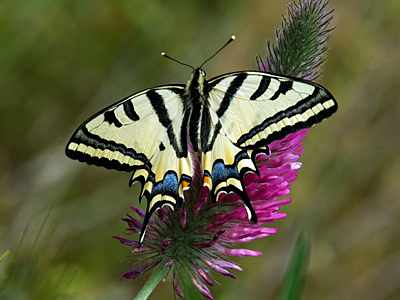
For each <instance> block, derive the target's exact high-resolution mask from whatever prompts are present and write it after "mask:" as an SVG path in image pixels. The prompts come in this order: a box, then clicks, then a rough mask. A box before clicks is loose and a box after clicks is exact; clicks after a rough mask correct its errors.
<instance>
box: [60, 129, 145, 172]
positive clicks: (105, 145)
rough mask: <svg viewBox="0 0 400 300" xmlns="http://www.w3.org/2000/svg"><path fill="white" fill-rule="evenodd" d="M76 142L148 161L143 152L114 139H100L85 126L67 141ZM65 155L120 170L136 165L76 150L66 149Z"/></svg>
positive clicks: (127, 169) (130, 169) (129, 169)
mask: <svg viewBox="0 0 400 300" xmlns="http://www.w3.org/2000/svg"><path fill="white" fill-rule="evenodd" d="M70 143H76V144H78V145H79V144H83V145H86V146H89V147H93V148H95V149H100V150H102V151H104V150H109V151H112V152H119V153H121V154H123V155H124V156H129V157H131V158H132V159H134V160H138V161H141V162H143V164H145V163H148V158H147V157H146V155H144V154H143V153H138V152H136V151H135V150H134V149H131V148H127V147H126V146H125V145H123V144H118V143H116V142H114V141H109V140H105V139H102V138H101V137H99V136H97V135H94V134H92V133H90V132H89V131H88V130H87V129H86V127H82V128H80V129H79V130H78V131H77V133H76V134H75V136H74V138H72V139H71V140H70V142H69V144H70ZM65 152H66V155H67V156H68V157H70V158H72V159H77V160H79V161H81V162H86V163H88V164H91V165H96V166H102V167H105V168H107V169H116V170H121V171H127V172H128V171H133V170H134V169H135V168H137V166H135V167H133V166H130V165H128V164H121V163H120V162H119V161H118V160H109V159H108V158H106V157H101V158H99V157H95V156H91V155H89V154H87V153H82V152H80V151H77V150H70V149H68V148H67V149H66V151H65Z"/></svg>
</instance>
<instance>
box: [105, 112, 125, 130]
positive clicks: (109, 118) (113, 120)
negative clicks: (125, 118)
mask: <svg viewBox="0 0 400 300" xmlns="http://www.w3.org/2000/svg"><path fill="white" fill-rule="evenodd" d="M104 121H105V122H107V123H108V124H110V125H112V124H114V125H115V127H117V128H119V127H121V126H122V124H121V122H120V121H119V120H118V119H117V117H116V116H115V113H114V111H113V110H110V111H107V112H105V113H104Z"/></svg>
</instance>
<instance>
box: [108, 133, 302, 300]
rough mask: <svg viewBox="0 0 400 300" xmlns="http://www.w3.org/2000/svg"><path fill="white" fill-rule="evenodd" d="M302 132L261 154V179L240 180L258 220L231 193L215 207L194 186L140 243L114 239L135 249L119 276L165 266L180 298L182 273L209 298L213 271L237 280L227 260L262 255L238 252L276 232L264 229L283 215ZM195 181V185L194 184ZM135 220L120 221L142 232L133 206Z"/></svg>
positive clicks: (154, 222) (141, 214)
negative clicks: (252, 220)
mask: <svg viewBox="0 0 400 300" xmlns="http://www.w3.org/2000/svg"><path fill="white" fill-rule="evenodd" d="M307 132H308V130H307V129H304V130H301V131H299V132H296V133H292V134H290V135H288V136H286V137H285V138H284V139H282V140H279V141H275V142H273V143H271V144H270V145H269V149H270V151H271V152H270V154H269V155H266V154H259V155H258V156H257V157H256V165H257V167H258V169H259V171H260V176H257V175H255V174H248V175H246V176H245V177H244V179H243V182H244V184H245V187H246V192H247V194H248V196H249V199H250V201H251V204H252V205H253V207H254V210H255V212H256V214H257V216H258V222H257V223H256V224H252V223H250V222H249V220H248V217H247V213H246V208H245V207H244V205H243V202H242V201H241V199H240V198H239V196H237V195H236V194H229V195H226V196H225V197H224V198H222V199H221V200H220V201H219V202H218V203H212V202H211V201H207V197H208V189H207V188H206V187H201V184H198V185H197V187H196V186H195V185H194V188H193V189H192V190H190V191H187V192H186V193H187V194H186V195H185V208H184V209H183V210H181V211H178V212H175V211H173V210H172V209H170V208H169V207H163V208H161V209H159V210H158V211H157V213H156V214H154V215H153V218H152V219H151V221H150V222H149V225H148V228H147V231H146V235H145V238H144V240H143V243H142V244H141V245H140V247H139V243H138V242H137V241H131V240H128V239H126V238H123V237H120V236H114V238H116V239H118V240H119V241H120V242H121V243H122V244H123V245H126V246H128V247H131V248H132V249H133V255H134V258H135V259H134V261H135V267H134V268H133V269H131V270H130V271H128V272H126V273H125V274H124V275H123V278H135V277H137V276H139V275H140V274H142V273H144V272H146V271H147V270H150V269H151V268H152V267H154V266H156V265H160V264H163V265H164V266H166V267H168V268H169V270H168V273H167V274H168V275H167V276H168V277H171V279H172V281H173V282H174V290H175V293H176V295H177V296H178V297H180V298H183V292H182V289H181V287H180V282H181V281H180V278H181V277H180V274H181V273H182V272H186V274H189V276H190V278H191V281H192V283H193V284H194V285H195V286H196V288H197V289H198V290H199V291H200V293H201V294H203V295H204V296H205V297H206V298H208V299H213V297H212V295H211V293H210V290H209V288H208V287H210V286H211V287H212V286H214V283H213V281H212V279H210V277H211V276H210V275H211V274H212V272H211V271H214V272H217V273H220V274H222V275H224V276H228V277H231V278H233V279H235V280H236V276H235V275H233V274H232V273H230V271H228V269H231V270H238V271H241V270H242V269H241V268H240V267H239V266H237V265H236V264H234V263H232V262H231V261H230V259H229V256H258V255H261V253H260V252H257V251H254V250H249V249H244V248H236V247H235V245H236V244H241V243H246V242H250V241H253V240H255V239H259V238H264V237H267V236H268V235H270V234H273V233H276V232H277V231H278V230H277V229H275V228H268V227H263V226H262V225H263V224H264V223H271V222H274V221H275V220H277V219H283V218H285V217H286V214H285V213H279V212H278V211H279V208H280V206H281V205H286V204H288V203H290V199H289V198H284V199H282V200H278V198H280V197H284V196H286V195H287V194H289V192H290V185H291V182H292V181H294V180H295V179H296V178H297V170H298V169H299V168H300V167H301V163H299V162H297V160H298V159H299V156H300V154H301V153H302V151H303V148H301V147H302V142H301V139H302V138H303V137H304V136H305V135H306V134H307ZM193 182H195V181H193ZM131 208H132V210H133V211H134V212H135V213H136V215H137V217H132V216H130V215H128V216H127V218H124V219H123V220H124V221H126V222H127V223H128V226H129V227H128V229H127V231H126V234H129V235H132V234H136V233H140V230H141V228H142V222H141V221H139V219H143V217H144V214H145V213H144V211H143V210H141V209H139V208H137V207H134V206H132V207H131Z"/></svg>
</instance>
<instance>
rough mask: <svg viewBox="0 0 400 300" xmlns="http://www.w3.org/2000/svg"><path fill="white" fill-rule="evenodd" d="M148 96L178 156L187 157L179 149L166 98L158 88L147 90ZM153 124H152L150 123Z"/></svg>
mask: <svg viewBox="0 0 400 300" xmlns="http://www.w3.org/2000/svg"><path fill="white" fill-rule="evenodd" d="M146 96H147V97H148V98H149V100H150V103H151V105H152V107H153V109H154V111H155V112H156V114H157V117H158V120H159V121H160V123H161V124H162V125H163V126H164V127H165V128H166V130H167V134H168V139H169V142H170V143H171V145H172V147H173V148H174V150H175V152H176V155H177V157H178V158H181V157H186V156H187V155H186V153H184V151H182V150H181V149H179V146H178V143H177V139H176V136H175V133H174V128H173V126H172V121H171V119H170V117H169V114H168V110H167V108H166V107H165V103H164V98H163V97H162V96H161V95H160V94H158V93H157V91H156V90H154V89H150V90H148V91H147V92H146ZM149 126H151V124H149Z"/></svg>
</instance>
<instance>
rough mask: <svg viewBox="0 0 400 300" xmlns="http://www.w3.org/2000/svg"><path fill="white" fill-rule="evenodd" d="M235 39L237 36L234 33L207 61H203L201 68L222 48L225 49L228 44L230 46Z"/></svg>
mask: <svg viewBox="0 0 400 300" xmlns="http://www.w3.org/2000/svg"><path fill="white" fill-rule="evenodd" d="M234 39H235V36H234V35H232V36H231V38H230V39H229V40H228V41H227V42H226V43H225V45H223V46H222V47H221V48H220V49H219V50H218V51H217V52H215V53H214V54H213V55H212V56H211V57H210V58H209V59H207V60H206V61H205V62H203V63H202V64H201V66H200V69H201V68H202V67H203V66H204V65H205V63H206V62H208V61H209V60H210V59H212V58H213V57H214V56H215V55H217V54H218V53H220V52H221V51H222V49H224V48H225V47H226V46H228V45H229V44H230V43H231V42H232V41H233V40H234Z"/></svg>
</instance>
